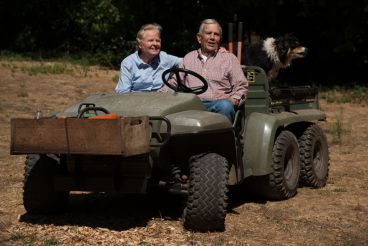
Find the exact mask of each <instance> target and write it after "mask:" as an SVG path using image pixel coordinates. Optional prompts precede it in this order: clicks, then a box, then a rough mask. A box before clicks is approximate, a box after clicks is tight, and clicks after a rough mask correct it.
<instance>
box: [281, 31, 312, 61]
mask: <svg viewBox="0 0 368 246" xmlns="http://www.w3.org/2000/svg"><path fill="white" fill-rule="evenodd" d="M276 49H277V51H278V53H279V56H280V60H281V62H282V63H283V64H284V65H285V66H289V65H290V64H291V62H292V60H294V59H297V58H303V57H305V56H306V55H307V53H308V49H307V48H306V47H304V46H302V45H301V44H300V42H299V40H298V38H297V37H295V36H294V35H293V34H285V35H284V36H281V37H278V38H277V40H276Z"/></svg>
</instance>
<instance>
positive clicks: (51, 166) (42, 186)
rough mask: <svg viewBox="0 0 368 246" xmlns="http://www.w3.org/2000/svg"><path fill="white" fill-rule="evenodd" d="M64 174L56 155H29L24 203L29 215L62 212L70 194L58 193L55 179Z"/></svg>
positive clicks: (26, 166) (25, 177)
mask: <svg viewBox="0 0 368 246" xmlns="http://www.w3.org/2000/svg"><path fill="white" fill-rule="evenodd" d="M60 173H62V168H61V165H60V164H59V158H58V157H57V156H55V155H34V154H32V155H27V159H26V163H25V173H24V187H23V203H24V207H25V209H26V211H27V212H28V213H57V212H62V211H63V210H64V209H65V207H66V205H67V203H68V198H69V192H67V191H56V190H55V188H54V182H53V178H54V176H55V175H56V174H60Z"/></svg>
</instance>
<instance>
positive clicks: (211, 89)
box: [163, 19, 248, 121]
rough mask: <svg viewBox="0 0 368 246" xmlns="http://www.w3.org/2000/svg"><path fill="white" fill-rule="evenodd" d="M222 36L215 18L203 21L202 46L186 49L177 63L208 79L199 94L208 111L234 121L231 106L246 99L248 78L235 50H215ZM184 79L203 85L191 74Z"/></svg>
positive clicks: (190, 83) (201, 27)
mask: <svg viewBox="0 0 368 246" xmlns="http://www.w3.org/2000/svg"><path fill="white" fill-rule="evenodd" d="M221 37H222V28H221V26H220V24H219V23H218V22H217V21H216V20H213V19H206V20H204V21H202V23H201V25H200V27H199V32H198V34H197V41H198V43H199V44H200V45H201V48H200V49H198V50H194V51H192V52H189V53H188V54H187V55H186V56H185V57H184V58H183V61H182V62H181V63H180V65H179V67H180V68H185V69H189V70H192V71H194V72H196V73H198V74H200V75H202V77H204V78H205V79H206V80H207V82H208V89H207V91H206V92H204V93H203V94H200V95H198V96H199V98H200V99H201V100H202V102H203V104H204V105H205V107H206V108H207V109H208V111H211V112H215V113H220V114H223V115H225V116H226V117H227V118H229V120H231V121H233V120H234V116H235V110H234V108H235V107H239V106H240V105H242V104H243V103H244V101H245V99H246V94H247V91H248V81H247V80H246V78H245V76H244V73H243V70H242V68H241V65H240V63H239V61H238V60H237V58H236V56H235V55H234V54H232V53H228V52H223V53H221V52H218V49H219V47H220V43H221ZM184 83H185V85H186V86H188V87H197V86H201V85H202V83H201V82H200V81H199V80H198V79H197V78H195V77H193V76H186V78H185V79H184ZM165 87H166V86H165ZM166 88H167V87H166ZM165 90H166V91H167V89H165V88H164V89H163V91H165Z"/></svg>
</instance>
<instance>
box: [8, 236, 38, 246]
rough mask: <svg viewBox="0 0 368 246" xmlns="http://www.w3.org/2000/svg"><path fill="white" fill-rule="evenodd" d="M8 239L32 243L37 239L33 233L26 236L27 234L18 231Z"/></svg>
mask: <svg viewBox="0 0 368 246" xmlns="http://www.w3.org/2000/svg"><path fill="white" fill-rule="evenodd" d="M10 240H11V241H18V242H22V243H23V244H33V243H35V242H36V241H37V238H36V236H35V235H30V236H28V235H22V234H20V233H15V234H13V235H11V237H10Z"/></svg>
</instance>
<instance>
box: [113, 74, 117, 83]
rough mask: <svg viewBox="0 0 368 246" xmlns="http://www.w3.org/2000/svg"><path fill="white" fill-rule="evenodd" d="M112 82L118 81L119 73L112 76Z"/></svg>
mask: <svg viewBox="0 0 368 246" xmlns="http://www.w3.org/2000/svg"><path fill="white" fill-rule="evenodd" d="M112 82H114V83H115V84H117V83H118V82H119V75H118V74H117V75H115V76H114V77H112Z"/></svg>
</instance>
